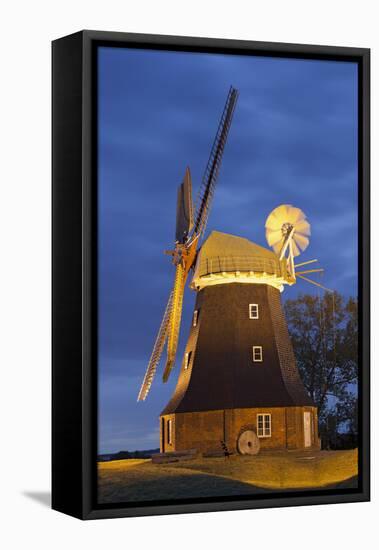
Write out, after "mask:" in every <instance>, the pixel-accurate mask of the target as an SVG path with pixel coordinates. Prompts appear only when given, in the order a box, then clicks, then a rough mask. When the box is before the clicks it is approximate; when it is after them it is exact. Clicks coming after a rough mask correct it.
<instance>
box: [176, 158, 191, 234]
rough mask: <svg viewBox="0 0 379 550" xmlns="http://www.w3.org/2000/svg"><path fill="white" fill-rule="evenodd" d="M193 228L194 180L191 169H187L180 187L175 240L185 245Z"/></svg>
mask: <svg viewBox="0 0 379 550" xmlns="http://www.w3.org/2000/svg"><path fill="white" fill-rule="evenodd" d="M192 228H193V204H192V180H191V172H190V169H189V168H188V167H187V169H186V173H185V176H184V180H183V183H182V184H181V185H180V186H179V187H178V199H177V205H176V233H175V240H176V241H177V242H178V243H184V242H185V240H186V238H187V236H188V234H189V232H190V231H191V230H192Z"/></svg>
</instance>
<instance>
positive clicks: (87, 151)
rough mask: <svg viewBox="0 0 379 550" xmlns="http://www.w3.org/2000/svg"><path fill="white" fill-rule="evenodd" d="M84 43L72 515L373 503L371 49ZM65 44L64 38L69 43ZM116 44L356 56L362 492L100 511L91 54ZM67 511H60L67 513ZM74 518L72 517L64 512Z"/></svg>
mask: <svg viewBox="0 0 379 550" xmlns="http://www.w3.org/2000/svg"><path fill="white" fill-rule="evenodd" d="M79 34H80V35H81V37H82V56H83V57H82V65H83V75H82V86H83V98H82V166H81V168H82V179H81V185H82V217H83V223H82V235H81V239H82V272H81V273H80V278H81V281H82V311H83V316H82V335H83V340H82V346H83V348H82V371H81V379H82V390H83V391H82V417H81V419H80V421H81V426H82V457H81V459H82V460H81V467H82V502H81V508H82V513H81V514H72V515H75V516H76V517H81V519H100V518H112V517H114V518H116V517H131V516H147V515H161V514H176V513H192V512H210V511H226V510H243V509H255V508H274V507H283V506H301V505H313V504H335V503H344V502H362V501H368V500H370V420H369V418H370V403H369V395H370V376H369V368H370V338H369V329H370V308H369V306H370V288H369V284H370V270H369V253H370V221H369V214H370V206H369V195H370V50H369V49H366V48H346V47H336V46H314V45H301V44H282V43H271V42H270V43H265V42H254V41H240V40H229V39H208V38H195V37H176V36H163V35H145V34H132V33H118V32H117V33H114V32H103V31H81V33H79ZM61 40H65V39H64V38H63V39H61ZM114 42H118V43H120V44H121V43H122V44H124V45H125V46H127V45H129V46H130V45H132V44H133V45H137V46H138V47H146V48H149V47H152V46H155V47H161V48H163V49H170V48H172V49H177V48H185V49H193V50H197V51H198V50H199V49H203V48H205V49H206V50H207V51H209V50H211V51H220V50H223V51H228V52H229V53H239V52H241V51H242V50H243V51H244V52H245V53H246V54H254V53H261V54H266V55H269V54H272V55H274V54H275V55H278V50H280V53H279V55H283V56H288V55H290V56H291V55H292V56H294V57H299V56H300V57H301V56H305V57H313V56H314V57H315V58H334V59H341V60H343V59H346V58H349V59H351V58H355V60H356V61H357V62H358V63H359V67H360V70H361V71H362V72H361V79H360V82H361V89H360V109H361V113H360V115H361V116H360V123H361V127H360V135H361V144H360V145H361V151H360V176H361V177H360V201H359V214H360V220H361V225H360V238H359V250H360V254H361V265H362V273H361V275H362V277H363V279H362V280H361V283H360V288H361V290H362V293H361V296H360V304H361V308H362V309H361V313H362V315H361V316H360V321H361V339H360V344H361V350H360V351H361V353H360V355H361V359H362V364H361V373H360V375H361V396H362V395H365V400H362V399H361V405H362V407H361V411H360V413H361V417H360V420H361V422H360V423H361V438H362V440H361V449H362V453H361V455H360V458H359V460H360V468H361V472H362V486H361V490H360V491H359V492H354V493H348V492H346V491H345V492H343V491H341V492H339V493H336V494H330V495H318V494H312V495H311V496H302V495H301V494H299V496H289V497H286V496H283V497H282V496H280V497H272V498H271V499H267V498H265V499H263V498H254V499H252V500H240V501H228V502H221V501H220V502H202V503H200V502H199V503H196V504H193V503H191V504H182V503H178V504H177V503H173V504H170V505H161V504H151V505H150V504H146V505H144V506H135V507H133V506H128V507H123V506H122V504H120V506H117V507H116V506H115V507H112V508H102V507H98V506H96V505H95V501H96V490H95V482H96V478H97V471H96V463H94V456H96V454H94V453H96V451H97V449H96V441H97V437H96V433H97V419H96V418H94V410H97V406H96V403H95V398H94V396H95V392H94V390H95V388H96V387H97V381H96V376H97V372H96V368H94V364H95V363H94V362H95V359H96V358H95V347H94V345H95V343H96V342H95V341H94V340H95V339H94V337H93V336H94V333H93V329H94V327H93V318H94V307H95V298H96V295H95V292H94V289H95V288H96V287H97V280H96V269H95V267H96V266H95V258H94V254H93V250H94V246H95V245H96V239H97V227H96V225H97V220H96V216H95V212H96V196H95V195H96V193H95V192H94V190H95V187H94V182H93V175H94V168H95V164H94V162H95V155H94V154H93V153H94V152H95V146H96V128H94V120H95V118H96V117H95V116H94V114H95V113H94V109H96V105H95V104H94V102H93V86H92V83H93V78H94V71H96V66H95V65H96V64H95V59H94V56H93V52H94V48H95V47H96V46H97V45H98V44H99V43H102V44H107V43H108V44H111V43H114ZM62 511H63V510H62ZM67 513H70V512H67Z"/></svg>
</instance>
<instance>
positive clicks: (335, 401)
mask: <svg viewBox="0 0 379 550" xmlns="http://www.w3.org/2000/svg"><path fill="white" fill-rule="evenodd" d="M284 309H285V313H286V318H287V323H288V329H289V332H290V335H291V339H292V344H293V347H294V352H295V356H296V360H297V364H298V368H299V371H300V375H301V377H302V380H303V383H304V385H305V387H306V389H307V391H308V393H309V395H310V396H311V397H312V399H313V401H314V402H315V404H316V406H317V407H318V412H319V419H320V424H321V426H320V427H321V432H322V430H323V429H325V430H327V426H328V425H329V424H331V415H332V416H333V417H335V422H336V423H337V428H338V426H340V425H341V424H345V426H347V427H348V429H350V430H352V431H353V430H356V420H354V419H355V418H356V408H357V406H356V386H357V380H358V307H357V300H356V299H353V298H349V299H348V300H344V298H343V297H342V296H341V294H338V293H337V292H335V293H331V292H327V293H325V294H324V295H323V296H322V297H321V296H313V295H309V294H303V295H300V296H299V297H298V298H297V299H295V300H287V302H286V303H285V305H284ZM328 417H329V420H328ZM333 422H334V420H333Z"/></svg>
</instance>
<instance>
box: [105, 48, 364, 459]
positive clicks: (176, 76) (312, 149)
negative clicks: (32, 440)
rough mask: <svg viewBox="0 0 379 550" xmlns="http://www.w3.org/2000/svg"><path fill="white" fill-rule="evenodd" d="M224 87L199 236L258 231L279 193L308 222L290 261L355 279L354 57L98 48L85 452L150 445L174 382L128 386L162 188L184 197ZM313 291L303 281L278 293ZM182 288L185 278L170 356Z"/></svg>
mask: <svg viewBox="0 0 379 550" xmlns="http://www.w3.org/2000/svg"><path fill="white" fill-rule="evenodd" d="M231 84H232V85H233V86H235V87H236V88H238V90H239V92H240V97H239V100H238V103H237V108H236V111H235V115H234V119H233V123H232V127H231V130H230V134H229V139H228V143H227V145H226V149H225V154H224V158H223V164H222V167H221V171H220V177H219V181H218V184H217V188H216V192H215V197H214V201H213V206H212V211H211V215H210V218H209V221H208V228H207V234H209V232H210V231H211V230H213V229H215V230H219V231H224V232H227V233H232V234H235V235H240V236H243V237H247V238H248V239H251V240H252V241H254V242H257V243H258V244H261V245H263V246H267V245H266V242H265V234H264V223H265V219H266V217H267V215H268V214H269V213H270V212H271V210H273V208H275V207H276V206H278V205H280V204H282V203H288V204H293V205H294V206H297V207H299V208H301V209H302V210H303V211H304V212H305V213H306V215H307V217H308V219H309V221H310V223H311V228H312V235H311V240H310V245H309V247H308V249H307V250H306V251H305V252H304V254H303V255H302V256H301V259H302V260H304V261H305V260H307V259H311V258H318V259H319V261H320V264H321V265H322V266H323V267H324V268H325V275H324V276H323V283H324V284H325V285H326V286H328V287H330V288H333V289H335V290H337V291H339V292H342V293H343V294H345V295H346V296H348V295H356V288H357V66H356V65H355V64H353V63H345V62H334V61H314V60H309V61H308V60H294V59H275V58H268V57H245V56H244V57H242V56H225V55H211V54H209V55H205V54H195V53H179V52H159V51H147V50H131V49H126V48H125V49H121V48H108V47H107V48H100V50H99V107H98V113H99V155H98V158H99V405H100V406H99V452H112V451H117V450H120V449H129V450H134V449H144V448H145V449H146V448H154V447H158V446H159V437H158V416H159V413H160V411H161V410H162V409H163V407H164V405H165V404H166V402H167V401H168V399H169V396H170V394H171V392H172V391H173V388H174V386H175V381H176V378H177V374H178V370H179V369H178V368H176V370H175V371H174V372H173V374H172V376H171V379H170V381H169V383H168V384H163V383H162V382H161V374H162V367H161V368H160V370H159V372H158V374H157V377H156V379H155V381H154V383H153V386H152V390H151V392H150V394H149V396H148V398H147V400H146V401H145V402H143V403H137V401H136V399H137V394H138V390H139V386H140V384H141V380H142V378H143V375H144V371H145V369H146V366H147V363H148V359H149V356H150V352H151V348H152V346H153V343H154V339H155V336H156V332H157V330H158V328H159V324H160V320H161V317H162V315H163V310H164V308H165V304H166V301H167V298H168V294H169V290H170V288H171V286H172V282H173V269H174V268H173V266H172V264H171V262H170V258H169V257H168V256H164V255H163V250H164V249H167V248H170V247H172V246H173V241H174V234H175V212H176V189H177V186H178V184H179V183H180V182H181V180H182V177H183V175H184V171H185V168H186V166H187V165H189V166H190V168H191V172H192V179H193V186H194V195H195V196H196V192H197V189H198V186H199V183H200V180H201V177H202V174H203V170H204V168H205V165H206V162H207V160H208V155H209V152H210V149H211V145H212V142H213V139H214V135H215V132H216V129H217V125H218V122H219V118H220V115H221V111H222V109H223V106H224V102H225V99H226V95H227V92H228V89H229V86H230V85H231ZM305 292H317V290H316V289H315V287H312V286H311V285H309V284H307V283H306V282H300V280H299V282H298V283H297V284H296V285H294V287H292V288H286V289H285V291H284V293H283V299H286V298H288V297H294V296H296V295H297V294H298V293H305ZM194 298H195V296H194V293H193V292H192V291H190V290H188V289H187V290H186V296H185V306H184V317H183V323H182V331H181V340H180V349H179V355H178V360H177V364H180V361H181V355H182V350H183V346H184V343H185V340H186V338H187V335H188V331H189V325H190V315H191V310H192V308H193V304H194Z"/></svg>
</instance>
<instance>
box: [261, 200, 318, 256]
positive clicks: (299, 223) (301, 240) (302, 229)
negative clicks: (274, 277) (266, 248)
mask: <svg viewBox="0 0 379 550" xmlns="http://www.w3.org/2000/svg"><path fill="white" fill-rule="evenodd" d="M265 227H266V239H267V242H268V244H269V245H270V246H271V247H272V248H273V249H274V252H275V253H276V254H278V255H279V254H280V252H281V250H282V247H283V244H284V242H285V241H286V238H287V237H288V236H289V235H290V234H291V233H292V239H291V240H292V252H293V255H294V256H299V254H300V253H301V252H303V251H304V250H305V249H306V248H307V246H308V244H309V238H308V237H309V235H310V234H311V226H310V225H309V222H308V221H307V219H306V216H305V214H304V212H303V211H302V210H300V208H296V207H295V206H292V205H291V204H282V205H281V206H278V207H277V208H275V210H273V211H272V212H271V214H270V215H269V216H268V218H267V220H266V224H265Z"/></svg>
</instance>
